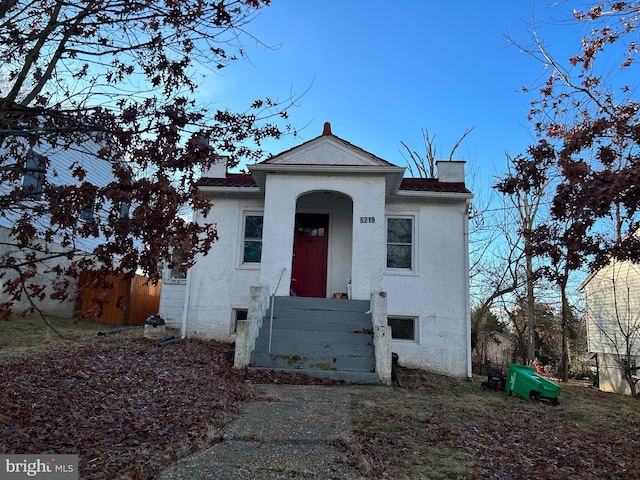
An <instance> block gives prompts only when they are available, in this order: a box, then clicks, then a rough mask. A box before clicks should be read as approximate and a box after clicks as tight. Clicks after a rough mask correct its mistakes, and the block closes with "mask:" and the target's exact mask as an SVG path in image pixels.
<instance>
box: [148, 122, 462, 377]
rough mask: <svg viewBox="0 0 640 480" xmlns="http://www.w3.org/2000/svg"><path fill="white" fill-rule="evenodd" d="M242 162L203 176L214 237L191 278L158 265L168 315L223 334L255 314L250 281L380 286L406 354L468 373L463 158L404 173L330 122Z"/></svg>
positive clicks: (195, 331) (334, 293) (423, 364)
mask: <svg viewBox="0 0 640 480" xmlns="http://www.w3.org/2000/svg"><path fill="white" fill-rule="evenodd" d="M248 169H249V172H250V173H248V174H240V173H228V172H227V170H226V165H224V164H223V163H220V164H216V165H214V167H213V168H212V169H211V170H210V171H209V172H208V173H207V174H205V175H204V176H203V178H202V179H201V181H200V189H201V192H203V193H206V194H207V195H209V196H210V197H211V199H212V201H213V207H212V209H211V211H210V213H209V216H208V217H207V218H206V219H204V220H206V221H208V222H211V223H215V224H216V227H217V231H218V236H219V240H218V241H217V242H216V243H215V244H214V245H213V247H212V248H211V250H210V252H209V253H208V255H207V256H205V257H201V258H198V259H197V261H196V263H195V265H194V266H193V267H192V268H191V269H190V270H189V271H188V273H187V276H186V279H184V278H182V274H181V273H180V272H174V275H173V276H171V275H167V276H165V279H164V281H163V289H162V297H161V302H160V314H161V315H163V317H165V320H166V321H167V322H168V323H173V324H174V325H182V326H183V334H184V335H189V336H197V337H202V338H211V339H217V340H220V341H229V342H230V341H234V340H236V333H235V332H236V325H237V324H236V322H237V321H238V320H244V319H245V318H247V311H248V310H249V316H251V311H250V310H251V308H250V303H251V301H252V298H251V291H250V289H251V287H253V286H262V287H263V288H265V287H266V289H267V291H268V292H269V294H274V295H277V296H289V295H297V296H301V297H320V298H332V297H342V298H344V297H349V298H352V299H356V300H369V299H371V298H373V296H374V295H376V293H377V294H378V297H377V298H383V299H384V300H385V301H386V312H387V313H386V319H388V323H389V325H390V326H391V331H392V333H393V340H392V343H391V348H392V350H393V352H396V353H398V355H399V359H400V364H401V365H403V366H408V367H418V368H424V369H430V370H432V371H436V372H440V373H445V374H448V375H452V376H457V377H466V378H470V377H471V341H470V332H471V329H470V307H469V260H468V207H469V202H470V200H471V198H472V194H471V192H470V191H469V190H468V189H467V188H466V187H465V183H464V162H457V161H445V162H438V177H439V178H437V179H416V178H404V173H405V169H404V168H401V167H398V166H396V165H393V164H391V163H389V162H387V161H385V160H383V159H381V158H378V157H376V156H375V155H373V154H371V153H369V152H366V151H365V150H363V149H361V148H359V147H357V146H355V145H352V144H351V143H349V142H347V141H345V140H343V139H341V138H339V137H337V136H335V135H333V134H332V133H331V129H330V125H329V124H325V129H324V132H323V134H322V135H321V136H319V137H316V138H314V139H312V140H310V141H307V142H305V143H303V144H301V145H299V146H297V147H295V148H292V149H290V150H287V151H285V152H283V153H280V154H278V155H276V156H273V157H271V158H269V159H268V160H266V161H264V162H261V163H258V164H254V165H249V166H248ZM198 220H199V221H202V220H203V219H198ZM167 273H168V272H167ZM185 292H186V295H185ZM376 308H378V312H379V311H381V309H380V308H379V307H376ZM386 319H385V320H386Z"/></svg>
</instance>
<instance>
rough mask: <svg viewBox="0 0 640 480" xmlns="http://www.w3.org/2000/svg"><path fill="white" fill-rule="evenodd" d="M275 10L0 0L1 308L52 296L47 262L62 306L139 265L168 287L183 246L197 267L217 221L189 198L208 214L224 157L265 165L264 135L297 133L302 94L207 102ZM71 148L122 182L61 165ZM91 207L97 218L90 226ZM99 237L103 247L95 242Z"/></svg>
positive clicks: (256, 2) (251, 4)
mask: <svg viewBox="0 0 640 480" xmlns="http://www.w3.org/2000/svg"><path fill="white" fill-rule="evenodd" d="M268 4H269V0H249V1H241V0H231V1H229V2H218V1H199V2H193V1H189V0H177V1H168V0H147V1H136V0H133V1H126V2H123V1H120V0H88V1H83V2H67V1H63V0H42V1H39V2H32V1H27V0H9V1H4V2H2V3H1V4H0V37H1V38H2V39H3V41H2V43H1V44H0V64H1V65H2V67H1V68H2V74H3V80H4V82H3V83H2V84H0V186H1V191H0V219H3V220H4V222H3V224H4V225H11V226H10V227H9V228H8V234H7V235H6V236H3V237H2V244H3V247H4V254H3V255H2V257H1V258H0V280H2V284H3V289H4V293H5V295H6V301H5V302H3V303H2V304H0V315H7V314H8V312H9V311H10V310H11V308H12V306H13V304H14V303H15V302H16V301H17V300H18V299H19V298H21V297H24V296H26V297H28V298H29V299H42V298H44V297H45V296H46V295H49V294H50V289H46V288H44V287H45V286H44V285H42V284H41V282H40V281H39V280H38V272H39V271H41V270H42V266H43V264H48V265H49V266H48V267H46V268H48V269H49V270H50V271H51V272H52V273H53V274H55V276H56V280H55V281H54V285H53V290H54V293H53V295H54V296H55V298H57V299H60V300H62V299H65V298H68V297H69V296H70V295H71V293H70V291H71V290H70V289H69V288H68V287H69V279H73V278H76V277H77V276H78V274H79V272H80V271H82V270H92V271H94V272H97V273H103V274H106V273H108V272H111V271H115V272H118V273H123V274H126V275H132V274H133V272H135V271H136V269H140V270H143V271H144V272H145V273H146V274H147V275H148V276H149V277H150V278H151V280H152V281H157V280H158V279H159V278H160V275H161V268H162V265H163V263H164V262H167V263H169V265H170V266H175V265H172V264H171V262H172V252H173V250H174V249H176V248H179V249H180V250H181V251H182V253H183V255H182V258H181V262H183V263H185V264H186V265H190V264H191V263H192V262H193V259H194V257H195V255H197V254H204V253H206V252H207V250H208V249H209V248H210V246H211V244H212V243H213V242H214V241H215V240H216V238H217V234H216V230H215V226H214V225H212V224H203V223H198V222H197V221H195V220H188V219H185V218H184V217H182V216H180V215H178V213H179V211H180V209H181V208H184V206H185V205H187V206H188V207H189V208H190V209H191V210H193V211H195V212H198V213H201V214H203V215H202V216H201V218H204V214H205V213H206V212H207V211H208V209H209V207H210V204H209V201H208V200H207V199H206V198H205V197H203V196H202V195H200V194H199V193H198V188H197V181H198V178H199V175H200V172H201V171H202V170H203V169H204V170H206V169H208V168H209V167H211V166H212V165H213V164H214V163H215V162H217V161H218V160H219V159H220V157H221V156H224V157H226V158H227V159H228V161H229V163H230V165H231V166H233V165H235V164H236V163H237V162H238V161H239V160H241V159H250V160H251V159H253V160H256V159H259V158H261V155H262V152H261V151H260V148H259V147H260V144H261V142H262V141H264V140H265V139H267V138H279V137H280V136H281V135H283V134H285V133H287V132H290V131H293V130H292V129H291V128H290V127H289V126H288V125H283V126H281V125H280V120H282V119H286V118H287V109H288V107H290V106H291V105H292V103H293V101H294V99H291V98H289V99H285V100H284V101H282V102H281V101H278V100H276V99H271V98H266V99H257V100H249V99H248V102H247V104H248V106H247V109H246V111H244V112H240V113H234V112H230V111H228V110H225V109H220V110H212V109H209V108H207V106H205V105H202V104H201V102H200V98H201V97H199V96H198V91H199V87H200V85H201V83H202V82H210V81H211V78H215V72H216V71H217V70H219V69H221V68H226V67H228V66H229V65H230V63H231V62H233V61H234V60H237V59H240V58H242V57H243V55H244V49H243V48H242V43H243V41H247V40H249V41H256V40H255V39H254V38H253V37H252V36H251V35H250V34H249V33H248V31H247V30H246V27H247V25H248V24H249V22H250V21H251V19H252V18H253V15H254V14H255V12H256V11H257V10H258V9H259V8H261V7H263V6H266V5H268ZM56 156H57V157H56ZM61 156H62V157H65V158H82V159H85V160H86V159H87V158H89V157H92V158H93V159H96V161H100V162H107V163H108V165H109V168H110V170H111V173H110V175H111V178H112V179H113V180H112V181H110V182H107V183H106V184H100V185H98V184H95V183H94V182H91V181H90V180H89V179H90V176H91V175H90V174H91V173H92V172H91V171H90V168H91V167H90V166H89V165H92V164H95V163H94V162H93V161H90V162H85V161H84V160H80V161H71V162H69V164H68V165H67V166H65V167H56V165H53V164H52V159H54V157H56V158H60V157H61ZM56 168H58V170H56V171H53V170H54V169H56ZM59 168H62V169H63V170H64V171H60V170H59ZM45 172H46V175H45V174H44V173H45ZM29 175H31V176H32V177H34V176H35V179H32V180H33V181H27V180H25V178H26V177H28V176H29ZM34 185H35V186H34ZM125 205H126V206H130V212H129V213H127V214H124V215H123V206H125ZM89 206H91V207H92V208H95V210H96V212H99V214H98V215H95V216H94V217H93V218H92V219H91V221H89V222H82V221H79V219H80V218H81V217H82V215H83V212H85V211H86V210H87V208H88V207H89ZM88 239H93V240H95V243H97V246H95V247H91V248H89V249H88V250H87V247H86V246H83V245H86V244H88V243H89V242H87V240H88ZM59 259H62V260H64V261H62V262H54V263H53V264H52V263H51V261H55V260H59ZM49 287H51V285H49ZM31 305H32V307H33V305H34V304H33V303H32V304H31Z"/></svg>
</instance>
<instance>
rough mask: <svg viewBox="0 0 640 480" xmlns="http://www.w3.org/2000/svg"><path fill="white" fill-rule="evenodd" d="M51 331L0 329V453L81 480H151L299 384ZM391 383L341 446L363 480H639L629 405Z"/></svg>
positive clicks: (170, 351)
mask: <svg viewBox="0 0 640 480" xmlns="http://www.w3.org/2000/svg"><path fill="white" fill-rule="evenodd" d="M53 325H54V326H55V328H56V329H57V330H58V331H59V332H60V333H61V334H62V335H63V336H64V338H61V337H59V336H58V335H57V334H55V333H54V332H52V331H50V330H48V328H46V327H45V325H44V324H43V323H42V320H38V319H34V318H30V319H14V320H12V321H10V322H1V323H0V378H2V382H0V453H42V452H43V451H52V452H59V453H78V454H79V455H80V468H81V473H82V477H83V478H87V479H97V480H101V479H107V478H137V479H151V478H153V476H154V475H155V474H157V472H158V471H159V470H160V469H161V468H163V466H166V465H167V464H169V463H171V462H172V461H175V460H176V459H177V458H179V457H181V456H183V455H185V454H188V453H190V452H192V451H194V449H197V448H203V447H206V445H207V444H209V443H211V442H215V441H220V440H221V438H220V437H219V435H218V433H217V432H218V431H219V428H221V427H222V426H223V425H224V424H225V423H226V422H228V421H230V420H231V419H232V418H233V417H234V416H235V415H237V413H238V411H239V410H238V406H239V405H240V404H241V403H242V402H245V401H250V400H251V399H252V398H255V390H254V389H253V387H252V385H255V384H256V383H262V382H273V381H276V380H277V381H278V382H290V383H303V382H307V381H310V380H309V379H306V378H305V377H302V376H297V377H296V376H290V375H289V376H286V377H283V376H281V375H277V374H273V373H271V374H269V373H262V374H260V375H256V374H255V373H252V372H246V371H236V370H234V369H233V368H232V367H231V364H230V363H229V361H228V359H227V358H226V357H227V355H226V353H227V349H228V346H227V345H222V344H217V343H215V342H198V341H188V342H185V343H182V344H178V345H172V346H170V347H164V348H158V347H155V346H154V345H153V343H152V342H149V341H148V340H145V339H143V338H142V331H141V330H132V331H129V332H126V333H125V334H122V335H121V334H117V335H107V336H97V335H96V332H97V331H100V330H105V329H109V328H110V327H108V326H105V325H96V324H86V323H74V322H72V321H68V320H67V321H65V320H61V319H54V320H53ZM400 374H401V380H402V388H393V389H391V388H390V389H389V391H388V395H385V396H379V395H378V396H376V397H373V396H372V395H370V392H368V390H367V388H361V389H354V393H353V394H352V413H353V435H352V438H351V440H350V441H349V442H345V443H344V444H342V445H341V447H342V448H343V450H344V453H345V458H344V462H345V463H348V464H350V465H351V466H354V467H355V468H356V469H357V470H358V471H359V472H360V473H361V475H362V477H363V478H372V479H455V478H460V479H486V478H488V479H520V478H536V479H562V480H572V479H576V480H577V479H580V480H584V479H600V478H610V479H627V478H628V479H631V478H640V455H638V452H640V408H639V407H640V403H638V400H636V399H633V398H629V397H624V396H620V395H614V394H606V393H602V392H600V391H598V390H596V389H595V388H593V387H592V386H590V385H589V384H586V383H585V384H578V383H575V384H561V387H562V394H561V396H560V405H559V406H552V405H550V404H548V403H544V402H535V401H532V400H528V399H521V398H518V397H516V396H513V397H505V395H504V393H503V392H496V391H492V390H485V389H483V388H482V387H481V385H480V383H481V381H482V380H484V379H482V378H477V379H476V381H474V382H466V381H459V380H456V379H452V378H448V377H444V376H440V375H434V374H430V373H427V372H421V371H416V370H405V369H401V372H400ZM43 379H46V381H44V382H43ZM151 407H153V408H151Z"/></svg>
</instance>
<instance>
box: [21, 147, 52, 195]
mask: <svg viewBox="0 0 640 480" xmlns="http://www.w3.org/2000/svg"><path fill="white" fill-rule="evenodd" d="M46 173H47V167H46V163H45V160H44V158H43V157H41V156H40V155H38V154H37V153H35V152H34V151H33V150H30V151H29V153H28V154H27V162H26V163H25V166H24V173H23V177H22V188H23V189H24V191H25V193H27V195H29V197H30V198H33V199H34V200H39V199H41V198H42V189H43V187H44V179H45V174H46Z"/></svg>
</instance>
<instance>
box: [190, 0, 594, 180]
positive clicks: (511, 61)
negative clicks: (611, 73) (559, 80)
mask: <svg viewBox="0 0 640 480" xmlns="http://www.w3.org/2000/svg"><path fill="white" fill-rule="evenodd" d="M582 3H583V2H577V1H575V2H562V1H561V2H554V3H553V4H552V3H551V2H546V1H538V2H533V1H530V0H510V1H506V0H499V1H486V2H485V1H478V0H474V1H471V0H461V1H457V2H449V1H444V0H435V1H425V0H403V1H399V2H390V1H381V0H273V2H272V4H271V6H269V7H267V8H264V9H262V10H261V11H260V13H259V14H258V15H257V17H256V18H255V19H254V20H253V21H252V22H251V23H250V24H248V25H247V27H246V29H247V30H248V31H249V32H250V33H251V34H253V35H254V36H255V37H256V38H257V39H259V40H261V41H262V42H263V43H264V44H266V45H269V46H274V48H265V47H264V46H261V45H259V44H257V43H256V42H254V41H252V40H247V39H245V40H244V41H243V44H244V47H245V48H246V50H247V53H248V55H249V59H250V61H244V62H236V63H234V64H232V65H231V66H229V67H228V68H226V69H224V70H222V71H221V72H220V73H219V74H215V75H212V76H210V77H209V78H208V79H207V80H206V82H205V85H203V86H204V87H205V88H204V92H205V93H206V97H205V98H207V99H210V100H211V101H214V102H215V103H214V106H215V107H216V108H230V109H232V110H244V109H245V107H246V106H247V105H249V104H250V103H251V102H252V101H253V100H254V99H256V98H263V97H265V96H269V97H271V98H274V99H280V100H284V99H286V98H287V97H289V96H290V95H291V94H301V93H303V92H305V91H306V90H307V89H308V91H306V93H305V94H304V95H303V96H302V98H301V99H300V100H299V101H298V104H297V106H296V107H295V108H293V109H292V110H291V112H290V122H291V123H292V124H293V125H294V126H295V127H297V128H299V129H301V130H300V132H299V136H298V137H295V138H294V137H286V138H284V139H283V140H280V141H278V142H270V143H269V144H267V148H268V150H269V151H270V153H273V154H276V153H279V152H281V151H283V150H286V149H288V148H290V147H292V146H295V145H297V144H299V143H302V142H304V141H307V140H310V139H312V138H314V137H316V136H318V135H320V134H321V132H322V125H323V123H324V122H325V121H329V122H331V125H332V130H333V133H334V134H335V135H337V136H339V137H341V138H343V139H345V140H347V141H349V142H351V143H353V144H355V145H357V146H359V147H361V148H364V149H365V150H367V151H369V152H371V153H373V154H375V155H377V156H379V157H381V158H384V159H385V160H388V161H390V162H392V163H395V164H398V165H401V166H404V164H405V159H404V157H403V153H404V148H403V147H402V145H401V143H400V142H401V141H404V142H405V143H407V144H408V145H409V146H411V147H412V148H413V149H416V150H417V151H418V152H420V153H423V150H424V149H423V141H422V133H421V132H422V129H427V130H428V131H429V133H430V134H431V135H435V144H436V148H437V150H438V152H439V153H440V154H441V155H442V157H443V158H448V156H449V153H450V151H451V149H452V147H453V146H454V144H455V143H456V141H457V140H458V139H459V138H460V137H461V136H462V134H463V132H464V131H465V130H466V129H467V128H473V131H472V132H471V134H470V135H469V136H467V138H466V139H465V140H464V142H463V143H462V146H461V148H460V149H459V150H458V152H457V155H456V157H457V159H462V160H466V161H467V162H469V163H470V164H471V165H472V166H473V167H471V166H470V169H471V168H473V169H475V170H476V171H477V172H478V176H479V179H478V180H476V181H477V182H478V184H477V185H474V188H475V189H482V188H487V186H488V185H489V184H490V183H491V179H492V178H493V177H495V175H499V174H502V173H503V172H504V171H505V165H506V162H505V152H507V151H508V152H509V153H510V154H511V155H512V156H515V155H516V154H517V153H520V152H522V151H524V150H525V149H526V147H527V146H528V145H529V144H530V143H531V142H532V138H533V136H532V133H531V131H532V128H531V125H530V124H529V123H528V121H527V113H528V109H529V103H530V101H531V100H532V99H534V97H535V95H534V94H533V93H529V94H525V93H522V92H521V91H520V90H521V89H522V87H525V86H526V87H528V88H533V87H536V86H539V85H540V82H541V81H542V80H543V79H544V78H546V72H545V70H544V67H543V65H542V64H541V63H539V62H537V61H536V60H535V59H533V58H532V57H531V56H529V55H527V54H526V53H523V52H521V51H520V50H519V49H518V48H517V47H516V46H513V45H512V44H510V42H509V41H508V40H507V39H506V38H505V33H507V34H508V35H509V36H511V37H512V38H513V39H515V40H517V41H519V42H523V43H528V42H529V33H528V28H529V27H528V24H529V23H530V22H531V20H532V12H535V16H536V19H537V22H538V27H539V32H540V34H541V36H542V38H543V39H544V41H545V42H546V43H547V45H548V46H549V48H550V50H551V51H552V52H553V53H554V54H555V55H557V56H558V58H560V59H562V60H564V59H566V58H567V57H568V56H569V54H570V53H572V52H573V51H574V50H575V49H577V48H578V47H579V41H580V34H579V33H577V30H576V29H575V28H574V27H570V26H568V25H566V24H563V23H562V20H564V19H566V18H567V17H568V16H569V15H570V12H571V10H572V9H573V8H580V6H581V4H582ZM302 127H304V128H302ZM405 156H406V155H405Z"/></svg>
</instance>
